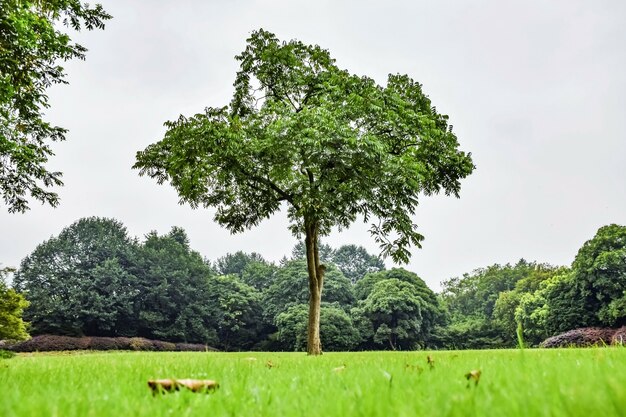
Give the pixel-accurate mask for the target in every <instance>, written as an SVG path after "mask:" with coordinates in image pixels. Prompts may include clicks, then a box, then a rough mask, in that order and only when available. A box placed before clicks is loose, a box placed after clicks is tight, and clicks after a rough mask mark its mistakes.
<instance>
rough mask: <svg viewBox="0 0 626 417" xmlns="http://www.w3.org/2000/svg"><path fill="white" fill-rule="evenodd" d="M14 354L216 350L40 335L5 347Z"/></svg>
mask: <svg viewBox="0 0 626 417" xmlns="http://www.w3.org/2000/svg"><path fill="white" fill-rule="evenodd" d="M7 348H8V349H10V350H12V351H14V352H50V351H62V350H137V351H158V352H169V351H172V352H183V351H185V352H205V351H215V350H216V349H214V348H211V347H208V346H206V345H200V344H192V343H171V342H162V341H160V340H150V339H144V338H143V337H70V336H53V335H41V336H35V337H33V338H32V339H30V340H26V341H24V342H19V343H16V344H14V345H11V346H9V347H7Z"/></svg>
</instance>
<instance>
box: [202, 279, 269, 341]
mask: <svg viewBox="0 0 626 417" xmlns="http://www.w3.org/2000/svg"><path fill="white" fill-rule="evenodd" d="M260 301H261V295H260V294H259V292H257V291H256V290H255V289H254V288H252V287H250V286H249V285H246V284H244V283H243V282H241V281H240V280H239V278H237V277H236V276H235V275H223V276H217V277H212V278H210V279H209V296H208V299H207V300H206V302H207V304H209V305H211V306H212V307H213V309H214V314H213V317H211V319H212V320H214V321H215V325H216V328H217V336H218V339H219V347H220V348H222V349H226V350H250V348H251V347H252V346H253V345H254V344H255V342H257V341H258V340H259V335H260V334H261V331H262V330H263V328H264V323H263V320H262V309H261V302H260Z"/></svg>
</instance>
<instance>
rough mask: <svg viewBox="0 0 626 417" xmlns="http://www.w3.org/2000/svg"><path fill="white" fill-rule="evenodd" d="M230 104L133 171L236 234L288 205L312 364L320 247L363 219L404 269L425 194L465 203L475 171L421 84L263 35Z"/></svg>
mask: <svg viewBox="0 0 626 417" xmlns="http://www.w3.org/2000/svg"><path fill="white" fill-rule="evenodd" d="M236 58H237V60H238V61H239V63H240V70H239V72H238V73H237V76H236V78H235V83H234V87H235V92H234V96H233V99H232V101H231V103H230V105H229V106H225V107H217V108H215V107H209V108H207V109H206V110H205V112H204V113H201V114H197V115H195V116H193V117H191V118H187V117H184V116H181V117H180V118H179V119H178V120H176V121H173V122H167V123H166V124H165V125H166V127H167V128H168V130H167V132H166V134H165V137H164V139H163V140H161V141H160V142H158V143H155V144H153V145H150V146H149V147H147V148H146V149H145V150H144V151H140V152H138V153H137V162H136V163H135V165H134V168H137V169H139V170H140V175H148V176H150V177H152V178H155V179H156V180H157V182H159V183H163V182H166V181H168V182H170V183H171V185H172V186H173V187H174V188H175V189H176V190H177V192H178V194H179V196H180V201H181V202H182V203H189V204H190V205H191V206H192V207H194V208H195V207H198V206H204V207H216V208H217V212H216V214H215V220H216V221H217V222H218V223H219V224H221V225H223V226H225V227H227V228H228V229H229V230H230V231H231V232H241V231H243V230H245V229H247V228H250V227H253V226H256V225H257V224H258V223H259V222H261V221H262V220H263V219H265V218H268V217H269V216H271V215H272V214H273V213H275V212H277V211H278V210H280V208H281V206H282V204H283V203H286V204H287V205H288V217H289V220H290V229H291V231H292V232H293V233H294V234H295V235H296V236H302V235H304V242H305V247H306V260H307V265H308V284H309V294H310V296H309V316H308V335H307V352H308V353H309V354H313V355H317V354H320V353H321V351H322V347H321V343H320V334H319V329H320V302H321V296H322V288H323V284H324V271H325V270H326V268H325V266H324V265H323V264H322V263H321V262H320V256H319V238H320V237H321V236H324V235H327V234H328V233H329V232H330V231H331V228H332V227H339V228H343V227H348V226H349V225H350V224H352V223H353V222H354V221H355V220H356V219H357V217H358V216H361V217H362V218H363V219H364V220H365V221H370V220H374V222H373V224H372V226H371V229H370V231H371V233H372V235H373V236H374V238H375V239H376V241H377V242H378V243H379V244H380V245H381V248H382V255H383V256H391V257H392V258H393V259H394V261H403V262H406V261H408V259H409V256H410V252H409V247H410V245H411V244H414V245H417V246H420V242H421V241H422V239H423V237H422V235H420V234H419V233H418V232H417V226H416V225H415V224H414V223H413V221H412V219H411V215H412V214H414V213H415V209H416V207H417V204H418V196H419V195H420V194H422V193H424V194H426V195H430V194H434V193H438V192H440V191H443V192H445V194H446V195H450V194H453V195H455V196H458V193H459V191H460V182H459V181H460V179H462V178H465V177H466V176H467V175H469V174H470V173H471V172H472V171H473V169H474V165H473V163H472V159H471V157H470V155H469V154H466V153H464V152H461V151H459V149H458V148H459V144H458V142H457V139H456V136H455V135H454V134H453V133H452V129H451V126H449V125H448V123H447V120H448V117H447V116H445V115H441V114H439V113H437V111H436V110H435V108H434V107H433V106H432V105H431V102H430V99H429V98H428V97H427V96H426V95H425V94H424V93H423V92H422V88H421V85H420V84H419V83H417V82H415V81H413V80H412V79H411V78H409V77H408V76H406V75H390V76H389V78H388V80H387V85H386V86H384V87H383V86H380V85H378V84H376V82H374V80H372V79H371V78H368V77H360V76H356V75H352V74H350V73H348V72H347V71H345V70H342V69H340V68H339V67H337V66H336V65H335V61H334V60H333V59H332V58H331V57H330V54H329V53H328V51H326V50H324V49H322V48H320V47H319V46H310V45H305V44H303V43H302V42H300V41H296V40H292V41H289V42H280V41H279V40H278V39H277V38H276V37H275V36H274V35H273V34H271V33H269V32H266V31H264V30H259V31H256V32H254V33H253V34H252V36H251V37H250V38H249V39H248V44H247V46H246V49H245V50H244V51H243V52H242V53H241V54H240V55H239V56H237V57H236Z"/></svg>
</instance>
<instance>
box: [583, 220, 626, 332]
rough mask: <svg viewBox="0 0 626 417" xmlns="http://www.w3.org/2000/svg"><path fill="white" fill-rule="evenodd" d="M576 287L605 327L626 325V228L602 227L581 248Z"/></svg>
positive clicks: (588, 307) (589, 309)
mask: <svg viewBox="0 0 626 417" xmlns="http://www.w3.org/2000/svg"><path fill="white" fill-rule="evenodd" d="M572 268H573V270H574V275H573V277H572V284H573V285H574V287H575V288H576V290H577V291H578V292H579V293H580V295H581V297H582V302H583V303H584V305H585V307H586V308H585V309H586V310H587V311H589V312H591V313H592V314H594V315H595V317H596V320H597V321H598V322H599V323H601V324H603V325H605V326H623V325H626V226H620V225H617V224H611V225H608V226H604V227H601V228H600V229H598V231H597V232H596V234H595V236H594V237H593V239H590V240H588V241H587V242H585V244H584V245H583V246H582V247H581V248H580V250H579V251H578V254H577V255H576V259H575V260H574V263H573V264H572Z"/></svg>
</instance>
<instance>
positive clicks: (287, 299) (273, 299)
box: [263, 260, 355, 321]
mask: <svg viewBox="0 0 626 417" xmlns="http://www.w3.org/2000/svg"><path fill="white" fill-rule="evenodd" d="M308 299H309V284H308V272H307V265H306V261H304V260H296V261H287V263H285V264H284V265H283V266H282V267H281V268H279V269H278V271H276V275H275V277H274V281H273V282H272V284H271V285H270V286H269V287H268V288H267V289H266V290H265V291H264V293H263V306H264V309H265V316H266V317H267V318H268V320H270V321H273V320H275V319H276V317H277V316H278V315H279V314H280V313H281V312H283V311H285V310H287V308H288V307H290V306H293V305H298V304H303V303H306V302H307V300H308ZM324 300H325V301H326V302H328V303H337V304H338V305H339V306H341V307H342V308H343V309H346V310H349V309H350V307H352V305H353V304H354V301H355V300H354V294H353V292H352V285H351V284H350V281H348V279H347V278H346V277H344V276H343V274H342V273H341V271H339V270H338V269H337V268H336V267H335V266H333V265H332V264H331V265H329V267H328V269H327V270H326V274H325V275H324Z"/></svg>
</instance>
